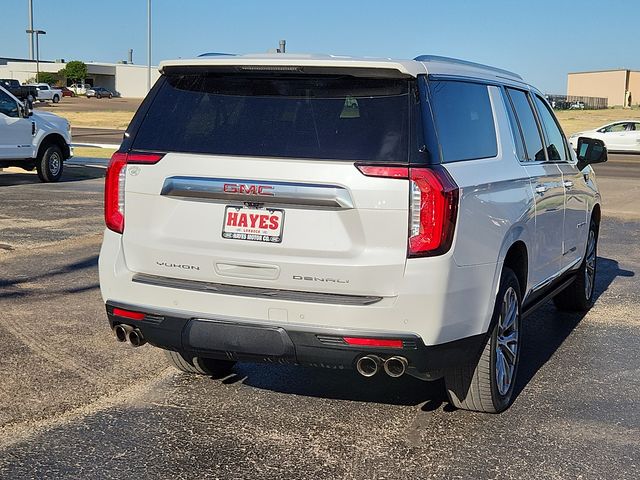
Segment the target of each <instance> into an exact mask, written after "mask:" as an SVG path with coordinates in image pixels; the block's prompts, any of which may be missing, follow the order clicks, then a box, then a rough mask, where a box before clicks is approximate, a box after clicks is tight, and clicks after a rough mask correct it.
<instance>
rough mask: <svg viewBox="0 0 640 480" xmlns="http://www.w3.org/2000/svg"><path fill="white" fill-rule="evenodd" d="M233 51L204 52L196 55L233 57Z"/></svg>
mask: <svg viewBox="0 0 640 480" xmlns="http://www.w3.org/2000/svg"><path fill="white" fill-rule="evenodd" d="M235 56H236V54H235V53H221V52H206V53H201V54H200V55H198V57H235Z"/></svg>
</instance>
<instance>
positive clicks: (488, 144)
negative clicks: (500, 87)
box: [429, 80, 498, 163]
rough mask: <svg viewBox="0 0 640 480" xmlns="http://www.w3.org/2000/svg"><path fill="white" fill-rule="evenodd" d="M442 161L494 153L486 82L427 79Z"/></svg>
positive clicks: (492, 122)
mask: <svg viewBox="0 0 640 480" xmlns="http://www.w3.org/2000/svg"><path fill="white" fill-rule="evenodd" d="M429 94H430V96H431V106H432V109H433V113H434V116H435V124H436V131H437V135H438V141H439V143H440V148H441V151H442V161H443V162H445V163H446V162H459V161H463V160H471V159H476V158H488V157H495V156H496V155H497V154H498V144H497V140H496V129H495V123H494V119H493V111H492V109H491V101H490V99H489V91H488V89H487V86H486V85H483V84H480V83H470V82H459V81H452V80H442V81H441V80H437V81H433V80H432V81H430V82H429Z"/></svg>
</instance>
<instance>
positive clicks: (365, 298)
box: [132, 273, 382, 306]
mask: <svg viewBox="0 0 640 480" xmlns="http://www.w3.org/2000/svg"><path fill="white" fill-rule="evenodd" d="M132 281H133V282H135V283H141V284H144V285H153V286H156V287H166V288H177V289H180V290H191V291H194V292H205V293H219V294H222V295H236V296H241V297H254V298H269V299H273V300H288V301H293V302H310V303H322V304H331V305H350V306H364V305H372V304H374V303H377V302H379V301H380V300H382V297H378V296H369V295H342V294H337V293H322V292H303V291H297V290H279V289H274V288H261V287H246V286H241V285H228V284H225V283H214V282H202V281H199V280H184V279H181V278H170V277H160V276H157V275H148V274H144V273H136V274H135V275H134V276H133V278H132Z"/></svg>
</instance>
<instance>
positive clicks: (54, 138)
mask: <svg viewBox="0 0 640 480" xmlns="http://www.w3.org/2000/svg"><path fill="white" fill-rule="evenodd" d="M51 145H57V146H58V147H60V150H62V154H63V155H64V158H65V160H66V159H67V158H69V157H70V156H71V152H70V151H69V145H67V142H66V141H65V139H64V138H63V137H62V135H59V134H57V133H51V134H49V135H47V136H46V137H44V139H43V140H42V142H40V147H39V148H38V156H37V157H36V158H41V157H42V155H44V152H46V150H47V148H49V147H50V146H51Z"/></svg>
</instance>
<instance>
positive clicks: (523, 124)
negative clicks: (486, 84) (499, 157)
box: [507, 88, 546, 161]
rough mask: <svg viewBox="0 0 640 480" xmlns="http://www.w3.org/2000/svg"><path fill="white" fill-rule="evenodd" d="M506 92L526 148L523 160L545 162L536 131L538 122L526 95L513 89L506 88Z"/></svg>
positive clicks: (537, 130) (538, 134) (540, 141)
mask: <svg viewBox="0 0 640 480" xmlns="http://www.w3.org/2000/svg"><path fill="white" fill-rule="evenodd" d="M507 92H508V93H509V98H510V99H511V102H512V104H513V108H514V110H515V113H516V117H517V119H518V124H519V125H520V129H521V131H522V136H523V138H524V144H525V147H526V157H525V160H536V161H544V160H546V157H545V156H544V147H543V145H542V139H541V137H540V130H539V129H538V122H536V117H535V114H534V113H533V110H532V109H531V104H530V103H529V99H528V95H527V93H526V92H523V91H522V90H516V89H513V88H507Z"/></svg>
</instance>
